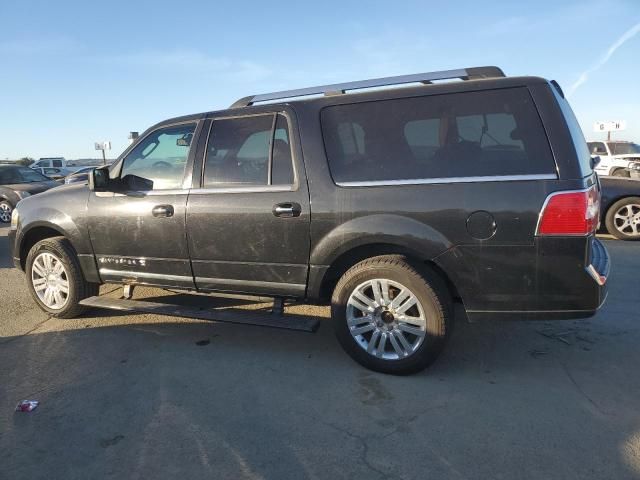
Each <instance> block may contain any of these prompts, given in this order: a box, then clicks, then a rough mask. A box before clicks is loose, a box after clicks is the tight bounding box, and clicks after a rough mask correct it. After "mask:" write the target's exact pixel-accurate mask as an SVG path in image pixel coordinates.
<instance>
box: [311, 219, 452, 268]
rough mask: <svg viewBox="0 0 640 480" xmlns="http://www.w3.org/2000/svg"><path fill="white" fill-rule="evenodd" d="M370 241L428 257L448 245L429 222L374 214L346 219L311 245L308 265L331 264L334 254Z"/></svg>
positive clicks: (335, 257) (436, 253)
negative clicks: (427, 223)
mask: <svg viewBox="0 0 640 480" xmlns="http://www.w3.org/2000/svg"><path fill="white" fill-rule="evenodd" d="M372 244H385V245H395V246H398V247H401V248H402V249H403V250H408V251H411V252H413V254H414V255H415V256H417V257H418V258H421V259H423V260H431V259H433V258H435V257H436V256H438V255H440V254H441V253H442V252H444V251H446V250H447V249H449V248H450V247H451V242H450V241H449V240H448V239H447V238H446V237H445V236H444V235H442V234H441V233H440V232H438V231H437V230H435V229H433V228H432V227H430V226H429V225H426V224H424V223H421V222H419V221H417V220H414V219H412V218H409V217H405V216H402V215H392V214H375V215H366V216H362V217H357V218H354V219H352V220H349V221H346V222H344V223H342V224H340V225H339V226H337V227H335V228H334V229H333V230H331V231H329V232H328V233H327V234H325V235H323V236H322V238H321V240H320V241H319V242H318V243H317V244H316V245H315V246H313V247H312V251H311V255H310V262H309V263H310V264H311V265H325V266H327V265H331V264H332V263H333V262H334V261H335V260H336V259H337V258H338V257H340V256H341V255H342V254H344V253H346V252H348V251H349V250H352V249H354V248H357V247H361V246H364V245H372Z"/></svg>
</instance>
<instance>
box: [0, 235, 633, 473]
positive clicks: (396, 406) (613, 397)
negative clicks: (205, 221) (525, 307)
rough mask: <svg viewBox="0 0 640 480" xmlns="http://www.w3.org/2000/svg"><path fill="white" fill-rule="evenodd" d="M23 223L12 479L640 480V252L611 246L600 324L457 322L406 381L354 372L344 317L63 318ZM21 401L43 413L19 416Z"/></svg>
mask: <svg viewBox="0 0 640 480" xmlns="http://www.w3.org/2000/svg"><path fill="white" fill-rule="evenodd" d="M6 231H7V230H6V228H0V302H1V304H0V305H1V308H0V479H26V478H29V479H41V478H42V479H45V478H46V479H58V478H59V479H76V478H77V479H87V478H91V479H97V478H131V479H143V478H154V479H155V478H176V477H178V476H180V477H182V478H188V479H190V480H191V479H199V478H207V479H211V478H221V479H227V478H228V479H277V480H282V479H351V478H366V479H383V478H389V479H427V478H434V479H446V478H452V479H489V478H490V479H515V478H517V479H541V478H544V479H581V480H584V479H605V478H606V479H617V480H618V479H634V478H640V374H639V373H638V367H639V366H640V347H639V345H640V326H639V321H638V320H639V313H638V312H639V310H640V309H639V308H638V306H639V300H638V294H639V292H640V290H639V289H638V272H639V271H640V244H633V243H624V242H618V241H611V240H607V241H606V246H607V248H608V249H609V252H610V254H611V256H612V260H613V272H612V277H611V280H610V282H611V283H610V294H609V299H608V301H607V303H606V305H605V307H604V308H603V310H602V311H601V312H599V313H598V315H597V316H596V317H594V318H592V319H589V320H581V321H557V322H531V321H503V322H485V323H476V324H469V323H467V322H466V321H464V316H463V314H462V312H458V313H459V315H458V323H457V325H456V330H455V332H454V334H453V337H452V338H451V341H450V343H449V345H448V346H447V349H446V351H445V352H444V354H443V355H442V356H441V358H440V359H439V361H438V362H437V363H436V364H435V365H434V366H433V367H432V368H430V369H429V370H427V371H425V372H423V373H422V374H419V375H415V376H411V377H392V376H385V375H380V374H376V373H372V372H369V371H367V370H364V369H363V368H361V367H359V366H358V365H356V364H355V363H354V362H352V361H351V360H350V359H349V358H348V357H347V356H346V354H344V353H343V352H342V351H341V350H340V348H339V346H338V344H337V342H336V341H335V340H334V338H333V334H332V332H331V329H330V328H329V325H328V324H327V322H326V321H323V322H322V325H321V327H320V330H319V331H318V332H317V333H316V334H309V333H300V332H295V331H287V330H276V329H269V328H261V327H250V326H241V325H231V324H223V323H215V322H209V321H201V320H190V319H184V318H171V317H162V316H157V315H146V314H145V315H125V314H117V313H107V312H104V311H102V312H100V311H92V312H90V313H88V314H87V315H85V316H84V317H82V318H78V319H74V320H57V319H52V318H48V317H47V316H46V315H45V314H44V313H42V312H41V311H40V310H38V308H37V307H36V306H35V304H34V303H33V302H32V300H31V298H30V297H29V294H28V292H27V290H26V287H25V283H24V278H23V274H22V273H21V272H18V271H16V270H15V269H13V268H12V265H11V263H10V260H9V258H8V254H7V250H6V247H7V242H6V240H7V239H6ZM102 292H103V293H105V294H109V295H117V294H118V291H117V290H114V287H113V286H106V287H103V290H102ZM109 292H110V293H109ZM168 295H175V294H172V293H171V292H166V291H164V290H159V289H150V288H145V289H139V290H136V298H149V297H153V298H154V299H155V300H156V301H158V299H161V300H162V299H163V297H166V296H168ZM175 298H176V299H177V300H179V301H182V302H185V303H189V302H190V304H202V305H207V306H210V305H215V306H216V307H218V308H226V307H228V306H241V307H242V308H258V307H260V305H256V304H252V303H247V302H246V301H245V300H241V299H228V298H211V297H203V296H200V297H196V298H193V297H186V296H184V295H177V296H176V297H175ZM164 300H166V298H165V299H164ZM292 310H293V311H298V312H303V313H313V314H317V315H320V316H326V315H327V310H326V309H325V308H319V307H306V306H296V307H294V308H292ZM22 399H37V400H39V401H40V402H41V403H40V406H39V407H38V408H37V409H36V410H34V411H33V412H31V413H15V412H14V411H13V409H14V407H15V405H16V403H17V402H18V401H19V400H22Z"/></svg>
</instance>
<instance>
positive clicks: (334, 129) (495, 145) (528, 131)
mask: <svg viewBox="0 0 640 480" xmlns="http://www.w3.org/2000/svg"><path fill="white" fill-rule="evenodd" d="M321 122H322V131H323V136H324V141H325V147H326V150H327V156H328V160H329V166H330V169H331V174H332V176H333V179H334V181H335V182H336V183H339V184H340V183H349V182H363V181H386V180H420V179H439V178H452V177H478V176H482V177H484V176H505V175H535V174H554V173H555V163H554V161H553V157H552V154H551V151H550V148H549V144H548V141H547V137H546V135H545V132H544V129H543V127H542V123H541V121H540V118H539V116H538V113H537V110H536V108H535V106H534V105H533V101H532V99H531V96H530V95H529V92H528V90H527V89H526V88H509V89H501V90H491V91H482V92H465V93H455V94H444V95H432V96H425V97H417V98H400V99H393V100H384V101H378V102H365V103H356V104H348V105H336V106H331V107H327V108H325V109H323V110H322V113H321Z"/></svg>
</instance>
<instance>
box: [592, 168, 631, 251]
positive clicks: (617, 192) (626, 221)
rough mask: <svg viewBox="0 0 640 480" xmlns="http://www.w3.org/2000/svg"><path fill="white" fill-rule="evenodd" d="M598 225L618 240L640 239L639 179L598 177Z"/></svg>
mask: <svg viewBox="0 0 640 480" xmlns="http://www.w3.org/2000/svg"><path fill="white" fill-rule="evenodd" d="M600 185H601V187H602V207H601V209H600V215H601V223H600V226H601V227H604V228H606V230H607V232H609V233H610V234H611V235H613V236H614V237H616V238H619V239H620V240H640V180H634V179H630V178H615V177H600Z"/></svg>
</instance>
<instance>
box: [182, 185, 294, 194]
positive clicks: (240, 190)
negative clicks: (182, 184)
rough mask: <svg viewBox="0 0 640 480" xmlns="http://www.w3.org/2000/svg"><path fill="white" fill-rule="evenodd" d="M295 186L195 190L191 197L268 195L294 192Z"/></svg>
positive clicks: (254, 186)
mask: <svg viewBox="0 0 640 480" xmlns="http://www.w3.org/2000/svg"><path fill="white" fill-rule="evenodd" d="M295 190H296V189H295V188H294V186H293V185H252V186H246V187H219V188H194V189H192V190H191V192H190V195H207V194H210V193H266V192H293V191H295Z"/></svg>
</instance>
